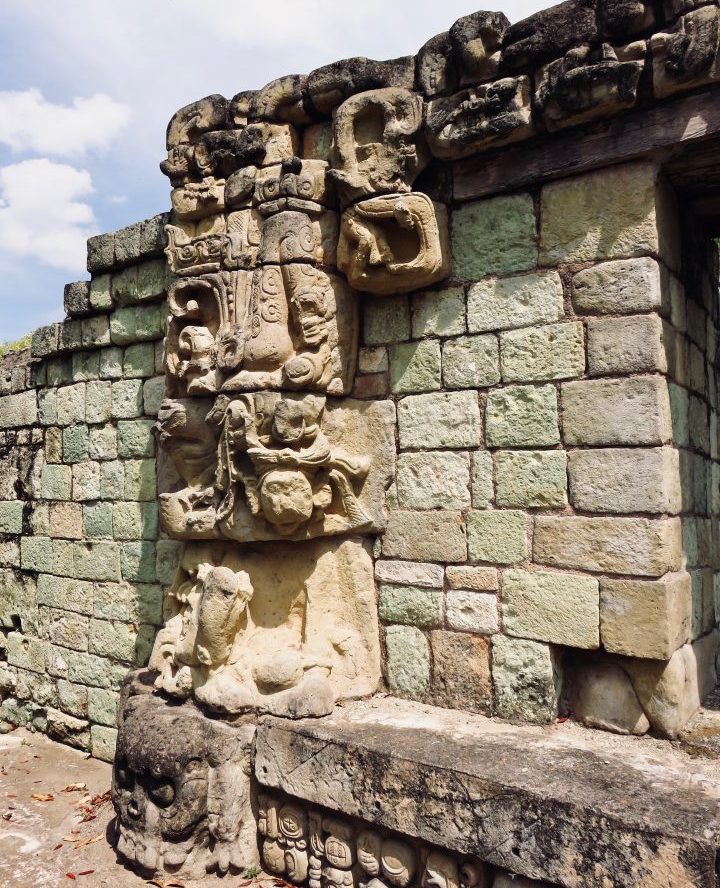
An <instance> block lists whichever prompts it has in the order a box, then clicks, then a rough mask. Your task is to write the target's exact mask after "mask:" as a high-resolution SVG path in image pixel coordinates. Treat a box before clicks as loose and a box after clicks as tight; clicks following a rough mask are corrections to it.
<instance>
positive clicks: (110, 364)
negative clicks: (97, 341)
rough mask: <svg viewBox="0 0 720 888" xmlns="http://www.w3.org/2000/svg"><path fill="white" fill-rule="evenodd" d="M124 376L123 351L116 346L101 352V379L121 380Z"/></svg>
mask: <svg viewBox="0 0 720 888" xmlns="http://www.w3.org/2000/svg"><path fill="white" fill-rule="evenodd" d="M122 375H123V350H122V349H121V348H119V347H118V346H116V345H113V346H111V347H110V348H104V349H103V350H102V351H101V352H100V378H101V379H121V378H122Z"/></svg>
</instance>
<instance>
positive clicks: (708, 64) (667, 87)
mask: <svg viewBox="0 0 720 888" xmlns="http://www.w3.org/2000/svg"><path fill="white" fill-rule="evenodd" d="M650 48H651V50H652V59H653V90H654V92H655V95H656V96H657V97H658V98H662V97H664V96H668V95H671V94H672V93H675V92H679V91H681V90H687V89H693V88H695V87H697V86H701V85H703V84H705V83H710V82H714V81H717V80H718V79H720V54H719V50H720V12H719V11H718V9H717V7H716V6H705V7H702V8H701V9H696V10H693V11H692V12H689V13H688V14H687V15H684V16H683V17H682V18H681V19H680V20H679V21H678V22H677V24H676V25H675V26H674V27H673V28H671V29H670V30H669V31H668V32H666V33H658V34H653V36H652V37H651V38H650Z"/></svg>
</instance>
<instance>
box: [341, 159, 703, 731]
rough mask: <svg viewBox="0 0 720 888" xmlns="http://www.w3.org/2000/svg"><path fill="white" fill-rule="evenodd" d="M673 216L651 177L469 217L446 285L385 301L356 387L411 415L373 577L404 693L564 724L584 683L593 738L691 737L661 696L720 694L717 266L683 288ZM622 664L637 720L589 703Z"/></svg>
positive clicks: (592, 178)
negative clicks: (650, 679) (658, 687)
mask: <svg viewBox="0 0 720 888" xmlns="http://www.w3.org/2000/svg"><path fill="white" fill-rule="evenodd" d="M678 221H679V209H678V208H677V207H676V205H675V202H674V198H673V195H672V193H671V190H670V189H669V188H668V187H667V185H666V184H665V183H664V182H663V181H662V178H661V177H659V175H658V170H657V169H656V168H655V167H654V166H653V165H651V164H630V165H627V166H624V167H614V168H611V169H609V170H606V171H601V172H597V173H592V174H589V175H587V176H582V177H578V178H574V179H569V180H564V181H560V182H557V183H552V184H549V185H546V186H544V187H543V188H542V189H541V190H540V191H539V193H520V194H513V195H509V196H501V197H496V198H490V199H488V200H484V201H477V202H472V203H467V204H464V205H461V206H456V207H455V209H454V212H453V214H452V244H453V260H454V271H453V278H452V279H451V280H450V281H449V282H447V283H445V284H443V287H442V288H440V289H438V290H435V291H430V292H425V293H421V294H417V295H414V294H413V295H411V296H410V297H396V298H395V299H392V300H383V301H381V300H376V301H371V302H369V303H366V305H365V314H364V342H365V348H364V350H363V351H362V352H361V358H360V368H361V373H362V371H363V370H364V371H365V374H364V375H361V376H360V377H359V378H358V383H357V386H358V389H359V390H363V389H367V390H370V391H373V392H389V393H391V394H392V396H393V397H394V398H395V399H396V400H397V411H398V420H399V428H398V443H399V457H398V474H397V481H396V484H395V485H393V488H392V490H391V511H390V516H389V524H388V530H387V532H386V534H385V536H384V539H383V541H382V557H380V558H379V560H378V561H377V563H376V567H375V569H376V577H377V580H378V583H379V590H380V591H379V603H380V616H381V619H382V620H383V622H384V624H385V629H384V634H385V649H386V654H387V661H386V670H387V672H386V674H387V680H388V685H389V687H390V689H391V690H392V691H393V692H394V693H396V694H399V695H402V696H407V697H410V698H413V699H418V700H423V701H426V702H433V703H436V704H438V705H441V706H450V707H457V708H463V709H470V710H473V711H477V712H482V713H485V714H491V713H492V714H497V715H499V716H501V717H504V718H510V719H518V720H523V721H539V722H543V721H552V720H554V719H555V718H556V716H557V715H558V712H559V711H562V704H561V703H560V697H561V689H562V672H563V666H564V665H566V666H568V667H569V668H568V669H567V670H566V671H567V678H568V679H569V680H568V682H566V685H567V686H568V687H569V686H570V684H572V682H571V681H570V679H574V678H576V677H577V674H579V678H578V680H577V682H575V683H576V684H577V685H578V690H577V694H576V698H575V699H570V700H569V701H568V702H569V705H570V706H571V708H572V709H573V710H575V711H576V712H577V713H578V715H580V716H581V717H584V718H586V720H587V721H588V722H589V723H591V724H604V726H608V725H612V726H614V727H615V728H617V729H621V730H632V731H638V732H641V733H642V731H643V730H647V727H648V722H647V720H646V716H647V718H649V719H650V722H652V724H653V726H654V727H655V728H656V729H658V730H660V731H661V732H665V733H668V732H669V733H673V732H674V731H675V730H677V728H678V723H679V722H680V721H682V719H683V716H679V717H678V721H677V722H671V721H669V720H668V719H667V714H666V713H663V712H659V711H657V710H658V707H657V705H656V701H653V700H652V699H651V698H652V692H651V693H650V694H648V692H647V691H646V692H645V696H643V691H642V681H643V678H642V677H643V676H644V675H646V674H648V673H649V672H652V673H653V674H654V675H655V676H656V679H657V674H658V671H660V673H662V671H663V669H667V676H666V678H665V679H664V681H665V682H666V683H668V684H671V683H672V681H673V680H675V681H677V680H679V681H681V682H684V681H685V680H689V681H690V683H691V685H692V684H693V681H695V688H694V690H692V691H688V703H687V705H688V708H689V709H692V708H694V707H696V706H697V703H698V697H699V695H702V693H703V691H706V690H707V688H708V687H712V686H713V685H714V680H715V673H714V668H715V667H714V652H715V649H716V647H717V641H716V636H715V634H714V633H713V630H714V627H715V617H714V615H713V603H712V595H713V593H712V575H713V574H712V568H713V565H712V558H711V552H712V551H713V547H712V534H713V531H714V532H715V534H716V535H717V528H718V523H717V517H718V511H717V509H718V502H717V496H718V494H717V480H716V481H715V482H714V486H712V485H711V484H710V480H709V479H710V478H711V476H712V473H713V472H717V471H718V464H717V462H714V463H712V462H711V459H715V460H717V434H716V433H715V432H711V431H710V430H711V428H713V426H714V424H716V422H717V393H716V389H715V384H714V378H715V369H714V368H715V363H714V362H715V337H716V329H717V288H716V284H715V283H714V282H715V281H716V280H717V273H716V271H715V268H716V266H715V262H716V258H715V253H714V247H713V249H712V250H711V251H710V255H708V254H707V252H706V255H705V256H703V257H699V256H698V253H697V250H695V251H694V252H688V255H687V256H686V262H685V268H686V273H687V274H688V275H690V277H689V278H688V287H687V291H686V289H685V288H684V287H683V285H682V282H681V278H682V274H683V272H682V262H681V256H680V237H679V227H678ZM707 243H708V242H707V241H706V242H705V250H706V251H707V250H708V249H709V248H708V246H707ZM688 250H690V247H688ZM699 259H704V261H705V264H704V265H700V266H699V265H698V260H699ZM700 268H701V269H702V271H700ZM713 275H714V276H713ZM711 440H712V444H711ZM711 491H714V493H712V495H711ZM711 498H712V502H711V501H710V499H711ZM681 515H682V516H683V517H682V520H681V519H680V518H679V517H678V516H681ZM714 551H716V552H717V542H716V543H715V549H714ZM714 566H715V568H716V569H717V567H718V565H717V564H715V565H714ZM688 571H689V572H688ZM708 633H713V634H711V635H708ZM691 639H692V640H693V642H694V645H693V649H692V651H691V650H690V649H689V648H687V647H686V648H684V649H683V651H682V654H680V655H677V656H676V657H675V659H674V660H673V659H671V658H672V657H673V654H675V652H676V651H677V650H678V649H680V648H682V647H683V645H685V644H686V642H689V641H690V640H691ZM599 650H603V651H604V652H607V653H608V654H614V655H620V656H621V658H622V659H617V658H615V659H613V660H612V661H611V659H610V658H608V657H606V658H604V659H603V665H601V666H598V663H597V661H596V658H594V657H591V656H589V653H590V652H593V651H599ZM571 651H572V652H578V653H579V652H583V654H582V655H581V656H579V657H575V658H573V659H572V660H570V658H568V657H563V654H564V653H566V654H567V653H569V652H571ZM693 651H694V654H695V658H696V660H697V661H698V662H699V665H696V667H695V668H693V666H692V665H691V666H689V667H687V671H685V670H680V671H681V672H682V673H683V674H682V677H680V678H679V679H678V678H677V677H676V678H675V679H671V678H670V675H671V674H673V675H674V674H675V670H676V664H677V660H678V659H679V658H680V657H686V656H687V657H690V658H692V657H693ZM585 652H587V653H585ZM630 658H633V659H630ZM667 661H670V664H672V665H671V666H667V667H666V666H665V664H666V662H667ZM610 662H612V663H613V671H612V673H611V674H609V675H608V676H607V679H606V680H607V681H610V680H614V681H615V683H616V692H617V693H618V694H620V693H622V695H624V696H626V697H627V698H628V699H629V700H631V701H632V705H630V704H628V710H627V711H623V713H622V715H621V716H620V717H619V716H618V714H615V716H614V717H613V714H609V713H606V712H604V711H598V707H600V703H599V701H598V700H597V699H595V698H594V697H593V698H592V699H589V697H590V695H592V694H593V693H596V692H597V689H598V687H599V682H598V681H597V674H598V669H600V671H602V672H603V675H605V673H606V672H607V671H608V670H610V666H609V664H610ZM617 665H619V666H620V671H619V672H618V673H617V674H616V671H615V668H614V667H615V666H617ZM593 670H594V671H593ZM622 670H625V672H623V671H622ZM693 672H694V676H693ZM588 675H592V676H593V680H592V681H591V680H589V679H588V678H587V676H588ZM628 675H629V676H630V679H631V681H629V680H628V677H627V676H628ZM698 675H699V678H698V677H697V676H698ZM698 681H699V683H700V691H699V693H698V690H697V682H698ZM588 684H590V685H592V687H588ZM618 684H619V688H618V687H617V686H618ZM631 685H634V690H633V687H632V686H631ZM676 691H677V688H673V689H672V690H669V689H668V690H667V692H668V693H673V692H676ZM636 695H637V696H639V698H640V699H639V700H637V699H636ZM559 704H560V706H561V709H560V710H559V708H558V707H559ZM600 710H602V707H600ZM643 710H645V714H643ZM630 713H632V715H631V714H630ZM686 716H687V712H686V713H685V716H684V717H686ZM618 718H620V720H619V721H618Z"/></svg>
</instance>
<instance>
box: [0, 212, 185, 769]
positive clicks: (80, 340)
mask: <svg viewBox="0 0 720 888" xmlns="http://www.w3.org/2000/svg"><path fill="white" fill-rule="evenodd" d="M165 221H166V217H164V216H158V217H155V218H154V219H150V220H148V221H147V222H144V223H142V224H137V225H133V226H131V227H129V228H126V229H124V230H122V231H119V232H117V233H116V234H115V235H104V236H102V237H98V238H94V239H92V240H91V241H90V242H89V244H88V248H89V252H88V256H89V258H88V268H89V270H90V272H91V274H92V279H91V281H89V282H84V281H83V282H77V283H72V284H68V286H67V287H66V288H65V310H66V313H67V319H66V320H65V321H64V322H63V323H61V324H52V325H50V326H48V327H44V328H41V329H40V330H37V331H36V332H35V334H34V335H33V341H32V360H31V355H30V354H29V352H25V353H22V354H20V355H8V356H6V359H5V362H4V364H3V374H2V378H0V430H1V431H0V453H1V458H0V630H1V631H0V646H1V647H0V660H2V661H3V662H1V663H0V688H1V690H0V695H1V696H2V697H3V698H4V699H3V702H2V704H1V705H0V721H2V723H3V724H4V725H8V724H9V725H17V724H20V725H28V726H30V727H32V728H34V729H38V730H41V731H45V732H47V733H48V734H49V735H50V736H51V737H53V738H55V739H58V740H61V741H63V742H66V743H70V744H71V745H74V746H79V747H80V748H83V749H87V750H89V751H91V752H92V754H93V755H94V756H97V757H99V758H104V759H107V760H111V759H112V756H113V753H114V745H115V735H116V733H117V732H116V728H115V711H116V704H117V699H118V693H119V689H120V685H121V682H122V681H123V679H124V677H125V675H126V674H127V672H128V670H129V669H130V668H131V667H133V666H137V665H141V664H143V663H145V662H146V661H147V657H148V655H149V652H150V649H151V647H152V643H153V639H154V636H155V631H156V627H157V626H158V625H161V624H162V587H161V585H160V584H161V583H163V582H169V581H171V580H172V577H173V574H174V571H175V563H176V562H175V556H176V548H177V544H175V543H173V542H170V541H168V540H162V539H158V517H157V502H156V499H157V487H156V466H155V439H154V436H153V433H152V427H153V424H154V421H155V420H154V417H155V415H156V414H157V411H158V408H159V404H160V402H161V401H162V398H163V397H164V392H165V380H164V375H163V366H162V337H163V335H164V328H165V317H166V314H167V309H166V305H165V296H166V289H167V284H168V280H169V278H170V275H169V273H168V272H167V266H166V263H165V260H164V257H163V254H162V250H163V247H164V243H165V235H164V231H163V224H164V222H165ZM13 365H15V366H13Z"/></svg>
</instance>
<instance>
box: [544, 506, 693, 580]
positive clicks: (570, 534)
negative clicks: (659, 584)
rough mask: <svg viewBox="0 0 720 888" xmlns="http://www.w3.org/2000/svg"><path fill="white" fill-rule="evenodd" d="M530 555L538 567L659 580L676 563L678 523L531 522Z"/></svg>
mask: <svg viewBox="0 0 720 888" xmlns="http://www.w3.org/2000/svg"><path fill="white" fill-rule="evenodd" d="M533 557H534V560H535V561H537V562H538V563H539V564H548V565H552V566H554V567H569V568H576V569H580V570H592V571H598V572H607V573H617V574H632V575H633V576H648V577H661V576H663V574H665V573H667V572H668V571H676V570H679V569H680V567H681V562H682V539H681V532H680V519H679V518H668V519H655V520H651V519H648V518H583V517H580V516H572V517H558V518H554V517H549V516H547V517H546V516H539V517H537V518H536V519H535V533H534V536H533Z"/></svg>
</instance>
